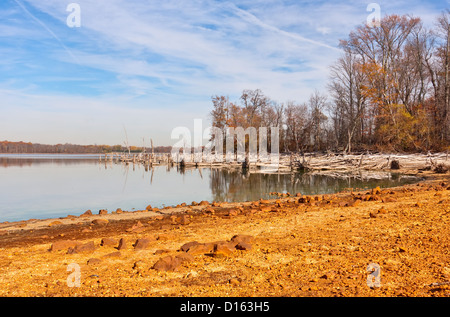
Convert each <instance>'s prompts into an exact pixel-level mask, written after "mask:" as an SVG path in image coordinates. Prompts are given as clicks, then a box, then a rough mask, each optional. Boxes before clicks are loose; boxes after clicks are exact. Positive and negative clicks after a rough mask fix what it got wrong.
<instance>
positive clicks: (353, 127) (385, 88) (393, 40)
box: [211, 10, 450, 152]
mask: <svg viewBox="0 0 450 317" xmlns="http://www.w3.org/2000/svg"><path fill="white" fill-rule="evenodd" d="M449 23H450V10H446V11H445V12H443V13H442V14H441V15H440V16H439V17H437V19H436V26H435V28H434V29H427V28H425V27H424V25H423V23H422V21H421V19H420V18H417V17H411V16H407V15H404V16H398V15H389V16H386V17H384V18H383V19H382V20H381V23H380V26H379V27H374V26H369V25H366V24H362V25H360V26H358V27H357V28H356V29H355V30H354V31H352V32H350V34H349V36H348V39H346V40H342V41H341V42H340V47H341V49H342V52H343V53H342V56H341V57H340V58H339V59H338V60H337V61H336V62H335V63H334V64H333V65H332V66H331V67H330V80H329V83H328V87H327V88H328V90H327V92H326V93H320V92H318V91H316V92H314V93H313V94H312V95H311V96H310V98H309V100H308V101H307V102H304V103H296V102H293V101H288V102H286V103H279V102H275V101H273V100H271V99H270V98H269V97H267V96H265V95H264V94H263V92H261V91H260V90H244V91H243V93H242V95H241V97H240V99H239V100H238V101H236V102H230V101H229V99H228V97H225V96H214V97H213V98H212V102H213V110H212V112H211V119H212V123H213V126H215V127H219V128H221V129H224V128H227V127H236V126H241V127H243V128H246V127H249V126H253V127H260V126H265V127H278V128H279V129H280V150H281V151H283V152H288V151H296V152H298V151H324V150H331V151H345V152H351V151H355V150H358V151H365V150H376V151H380V150H381V151H406V152H417V151H419V152H426V151H445V150H449V149H450V102H449V99H450V70H449V66H450V55H449V52H450V26H449Z"/></svg>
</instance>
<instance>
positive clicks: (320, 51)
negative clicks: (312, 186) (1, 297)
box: [0, 0, 446, 143]
mask: <svg viewBox="0 0 450 317" xmlns="http://www.w3.org/2000/svg"><path fill="white" fill-rule="evenodd" d="M5 1H6V2H4V3H3V4H1V5H0V7H1V9H2V10H1V11H0V16H1V17H2V21H4V22H1V23H2V24H1V25H0V37H1V38H2V41H1V43H0V57H1V58H0V94H1V95H2V97H4V95H5V96H7V98H2V99H3V100H5V102H7V103H6V104H5V103H3V104H2V105H0V110H4V109H7V110H8V111H10V112H11V113H14V114H15V117H14V119H11V121H10V122H11V124H9V125H8V126H2V127H0V135H4V137H6V138H10V139H12V138H19V137H20V138H21V139H26V135H24V133H23V132H19V131H20V128H22V131H28V132H30V129H33V128H34V130H33V131H34V133H31V135H36V137H37V138H38V137H39V138H43V139H44V138H45V139H47V140H51V139H52V138H54V139H56V137H55V136H53V134H54V133H53V132H54V131H55V130H54V129H53V130H51V131H53V132H51V131H50V130H49V129H50V128H48V127H51V126H54V127H58V128H61V129H62V128H63V127H64V126H65V129H64V130H63V131H66V132H64V133H59V134H58V138H63V137H67V139H68V141H71V140H76V139H77V138H76V135H77V133H78V132H77V131H78V130H77V126H78V127H83V128H82V130H83V133H86V134H88V132H87V131H91V133H90V134H89V135H90V137H89V138H87V137H86V138H87V139H89V140H91V141H89V142H91V143H116V142H115V141H114V140H115V138H116V137H117V135H118V134H121V133H122V131H123V128H122V122H121V119H123V118H128V120H129V122H135V124H134V128H135V131H136V136H137V139H136V142H140V141H138V140H141V139H142V137H143V135H142V134H144V133H145V134H146V136H148V133H150V132H151V133H154V134H155V135H154V137H155V139H157V138H160V139H161V140H163V139H164V140H167V136H168V135H170V131H169V132H168V130H170V129H169V128H170V127H174V126H175V125H177V124H180V123H182V122H189V121H192V119H193V118H194V117H199V116H203V117H206V114H207V112H208V111H209V110H210V104H211V103H210V97H211V96H212V95H215V94H225V95H229V96H230V98H231V99H232V100H237V99H238V97H239V95H240V93H241V92H242V90H243V89H256V88H260V89H262V90H263V91H264V92H265V93H266V94H267V95H268V96H270V97H272V98H273V99H275V100H277V101H279V102H284V101H287V100H297V101H300V102H301V101H304V100H306V99H307V98H308V96H309V94H310V93H311V92H312V91H313V90H314V89H316V88H318V89H322V88H324V87H325V85H326V81H327V78H328V67H329V65H330V64H332V63H333V61H334V60H335V59H336V58H337V57H338V56H339V55H340V50H339V48H338V43H339V39H341V38H344V37H345V36H346V35H347V34H348V33H349V32H350V30H351V29H352V28H354V27H355V26H356V25H358V24H360V23H363V22H364V21H365V19H366V16H367V14H368V12H367V11H366V7H367V4H368V3H369V2H371V1H366V2H364V1H357V0H352V1H346V2H345V3H344V2H339V3H336V2H332V1H300V0H296V1H291V0H285V1H280V0H265V1H262V0H256V1H255V0H235V1H219V0H192V1H180V0H165V1H152V0H146V1H126V0H109V1H107V2H103V1H93V0H77V1H74V2H77V3H78V4H79V5H80V8H81V27H80V28H69V27H68V26H67V25H66V19H67V15H68V14H69V13H68V12H66V6H67V4H68V3H65V2H61V1H60V0H47V1H42V0H5ZM380 5H381V8H382V14H389V13H399V14H403V13H413V14H415V15H417V16H422V14H423V15H424V16H425V18H426V20H427V21H431V20H432V18H431V17H432V16H433V14H438V13H439V10H441V9H442V8H443V7H445V6H446V4H445V3H444V4H439V3H438V2H430V3H429V4H427V3H421V2H419V1H416V0H414V1H404V2H403V3H400V2H396V3H395V4H394V3H393V2H392V1H381V2H380ZM14 91H16V92H17V94H14V93H13V92H14ZM7 92H8V93H7ZM48 103H52V105H53V106H52V107H51V109H52V111H47V110H48V109H49V108H48V107H49V106H48ZM78 103H80V104H78ZM63 104H65V105H67V107H68V108H64V106H62V105H63ZM87 105H89V106H87ZM58 109H60V110H58ZM64 109H65V110H64ZM68 109H70V111H69V112H70V113H71V117H70V116H68V114H67V113H68V112H67V111H68ZM108 109H109V110H108ZM20 111H27V113H31V112H30V111H32V113H33V114H34V115H38V114H39V113H42V114H44V113H45V115H42V116H40V118H41V119H42V122H46V125H41V124H40V123H36V122H35V121H33V120H31V118H30V119H29V120H28V119H27V120H19V119H18V118H19V113H20ZM58 111H59V112H58ZM102 116H103V117H102ZM25 117H26V118H28V117H29V116H28V115H25ZM105 117H106V118H108V120H105V119H104V118H105ZM52 118H53V119H52ZM70 118H73V120H75V119H76V121H73V122H76V124H75V123H74V124H66V125H64V124H63V123H60V122H64V121H65V120H70ZM143 118H147V121H146V120H144V119H143ZM149 118H150V119H149ZM83 120H85V121H86V122H97V124H96V125H95V128H94V127H93V125H83V123H82V122H83ZM12 122H14V124H12ZM58 122H59V123H58ZM108 122H109V124H108ZM110 122H114V123H115V124H110ZM145 122H148V124H149V125H151V126H152V127H151V128H150V127H145ZM161 122H164V124H161ZM130 125H132V123H130ZM45 127H47V128H45ZM156 127H159V128H156ZM44 128H45V129H44ZM127 130H128V131H129V133H130V135H133V127H130V128H129V129H127ZM39 131H41V132H39ZM99 131H103V132H99ZM80 133H81V132H80ZM131 138H132V137H131V136H130V139H131ZM74 142H75V141H74Z"/></svg>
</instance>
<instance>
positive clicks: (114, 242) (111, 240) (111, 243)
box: [100, 238, 117, 247]
mask: <svg viewBox="0 0 450 317" xmlns="http://www.w3.org/2000/svg"><path fill="white" fill-rule="evenodd" d="M100 245H101V246H102V247H106V246H116V245H117V240H116V239H114V238H103V239H102V241H101V242H100Z"/></svg>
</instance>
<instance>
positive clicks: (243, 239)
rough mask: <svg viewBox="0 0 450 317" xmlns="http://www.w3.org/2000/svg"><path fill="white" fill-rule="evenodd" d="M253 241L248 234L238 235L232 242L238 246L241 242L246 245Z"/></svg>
mask: <svg viewBox="0 0 450 317" xmlns="http://www.w3.org/2000/svg"><path fill="white" fill-rule="evenodd" d="M253 240H254V237H253V236H250V235H246V234H237V235H235V236H233V237H232V238H231V240H230V241H231V242H235V243H236V244H238V243H240V242H245V243H248V244H250V243H252V242H253Z"/></svg>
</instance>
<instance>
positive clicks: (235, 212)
mask: <svg viewBox="0 0 450 317" xmlns="http://www.w3.org/2000/svg"><path fill="white" fill-rule="evenodd" d="M238 214H239V212H238V211H237V210H236V209H230V210H228V213H227V216H229V217H234V216H237V215H238Z"/></svg>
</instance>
